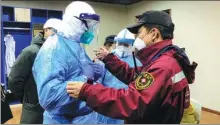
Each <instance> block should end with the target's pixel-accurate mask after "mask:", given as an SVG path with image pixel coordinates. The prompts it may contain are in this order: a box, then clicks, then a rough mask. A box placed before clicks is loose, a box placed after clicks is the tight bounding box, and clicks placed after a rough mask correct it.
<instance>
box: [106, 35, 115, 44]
mask: <svg viewBox="0 0 220 125" xmlns="http://www.w3.org/2000/svg"><path fill="white" fill-rule="evenodd" d="M115 37H116V35H109V36H107V37H106V38H105V43H104V45H106V44H107V43H110V44H113V43H116V42H115V41H114V39H115Z"/></svg>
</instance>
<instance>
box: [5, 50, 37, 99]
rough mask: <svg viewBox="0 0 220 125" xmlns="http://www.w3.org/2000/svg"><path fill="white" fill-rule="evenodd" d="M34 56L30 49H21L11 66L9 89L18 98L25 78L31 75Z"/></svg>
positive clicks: (20, 96) (20, 95)
mask: <svg viewBox="0 0 220 125" xmlns="http://www.w3.org/2000/svg"><path fill="white" fill-rule="evenodd" d="M35 56H36V55H35V54H34V53H32V52H31V51H29V50H23V51H22V52H21V53H20V54H19V56H18V58H17V59H16V61H15V63H14V65H13V67H12V68H11V72H10V74H9V78H8V85H9V89H10V90H11V91H12V93H15V95H16V96H18V97H19V98H22V97H23V93H24V87H25V83H26V79H27V77H29V75H31V74H30V73H31V68H32V65H33V61H34V58H35Z"/></svg>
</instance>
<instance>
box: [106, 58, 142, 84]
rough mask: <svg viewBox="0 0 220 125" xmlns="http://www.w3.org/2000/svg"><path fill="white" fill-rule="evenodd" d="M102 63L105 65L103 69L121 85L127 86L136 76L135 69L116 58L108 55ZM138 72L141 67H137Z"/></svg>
mask: <svg viewBox="0 0 220 125" xmlns="http://www.w3.org/2000/svg"><path fill="white" fill-rule="evenodd" d="M102 61H103V62H104V63H105V68H106V69H108V71H109V72H111V73H112V74H113V75H114V76H115V77H116V78H118V79H119V80H120V81H122V82H123V83H125V84H127V85H128V84H129V83H130V82H132V81H133V80H134V78H135V76H136V72H135V68H131V67H130V66H129V65H128V64H127V63H126V62H124V61H121V60H120V59H119V58H118V57H117V56H115V55H113V54H109V55H108V56H106V57H105V58H104V59H103V60H102ZM138 70H139V71H141V70H142V67H138Z"/></svg>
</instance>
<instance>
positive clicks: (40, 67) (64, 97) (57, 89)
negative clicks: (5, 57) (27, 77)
mask: <svg viewBox="0 0 220 125" xmlns="http://www.w3.org/2000/svg"><path fill="white" fill-rule="evenodd" d="M52 51H53V52H52V54H51V53H50V52H48V53H45V52H44V53H40V55H38V57H37V58H36V60H35V63H34V66H33V69H32V70H33V75H34V79H35V82H36V84H37V90H38V96H39V102H40V105H41V106H42V107H43V108H44V109H45V110H47V111H50V110H53V109H54V108H58V107H61V106H64V105H67V104H69V103H71V102H73V101H75V99H74V98H70V97H69V95H68V94H67V93H66V84H67V81H65V78H66V77H68V76H66V74H65V72H66V71H68V64H67V63H66V62H65V60H64V58H62V57H63V56H64V55H65V54H63V53H62V51H59V52H58V51H56V50H52ZM46 54H48V55H50V56H47V55H46ZM45 57H46V58H45Z"/></svg>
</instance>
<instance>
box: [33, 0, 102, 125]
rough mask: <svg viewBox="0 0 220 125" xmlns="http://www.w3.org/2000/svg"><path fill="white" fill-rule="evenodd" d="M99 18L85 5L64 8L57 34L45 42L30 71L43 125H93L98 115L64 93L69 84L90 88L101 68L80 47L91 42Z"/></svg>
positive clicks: (97, 77)
mask: <svg viewBox="0 0 220 125" xmlns="http://www.w3.org/2000/svg"><path fill="white" fill-rule="evenodd" d="M98 24H99V16H98V15H96V14H95V11H94V9H93V8H92V7H91V6H90V5H89V4H87V3H85V2H80V1H75V2H72V3H71V4H69V5H68V6H67V8H66V9H65V13H64V15H63V20H62V22H61V26H60V27H59V29H58V33H57V34H54V35H52V36H50V37H48V39H47V40H46V42H45V44H44V45H43V46H42V48H41V49H40V51H39V53H38V55H37V57H36V60H35V62H34V66H33V68H32V71H33V75H34V79H35V81H36V84H37V90H38V95H39V102H40V105H41V106H42V107H43V108H44V109H45V112H44V121H43V123H44V124H85V123H89V124H96V123H97V120H96V117H97V115H96V114H97V113H95V112H94V111H93V110H91V109H90V108H89V107H87V106H86V103H85V102H84V101H80V100H77V99H74V98H72V97H70V96H69V95H68V93H67V92H66V85H67V82H68V81H84V82H86V81H87V82H90V83H91V84H93V81H97V80H98V79H99V77H100V76H101V71H103V69H102V68H103V67H101V66H99V65H98V64H95V63H93V62H92V60H91V59H90V58H89V57H88V55H87V54H86V53H85V50H84V48H83V47H82V46H81V45H80V44H81V43H84V44H89V43H91V42H92V41H93V39H94V37H95V35H96V31H97V26H98Z"/></svg>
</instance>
